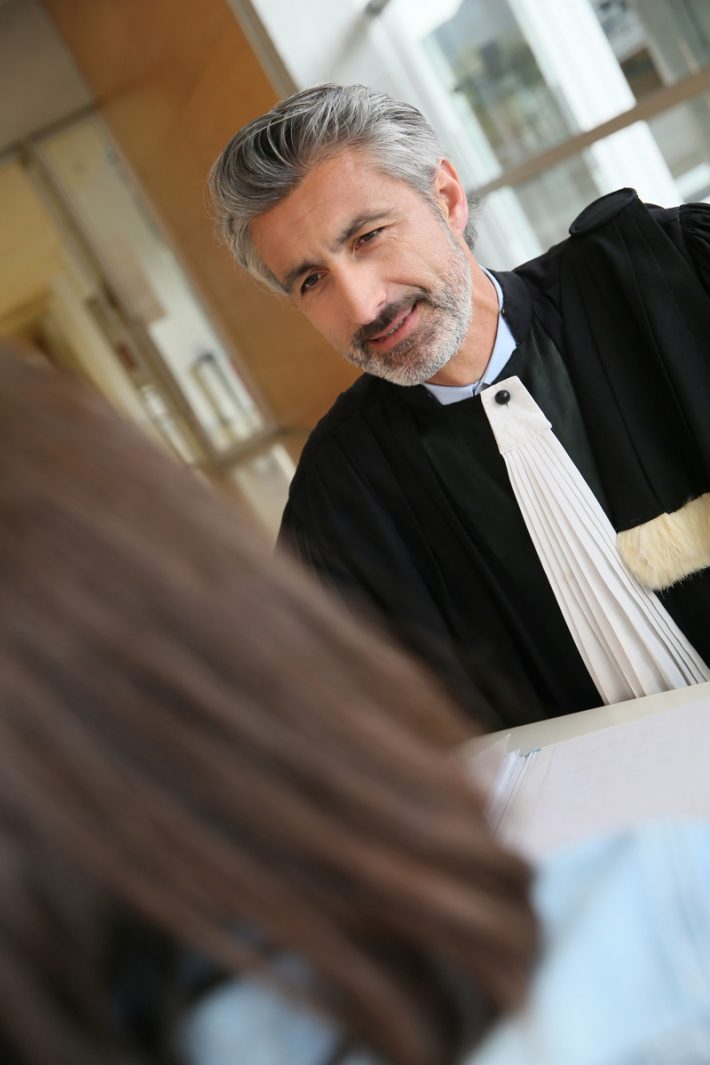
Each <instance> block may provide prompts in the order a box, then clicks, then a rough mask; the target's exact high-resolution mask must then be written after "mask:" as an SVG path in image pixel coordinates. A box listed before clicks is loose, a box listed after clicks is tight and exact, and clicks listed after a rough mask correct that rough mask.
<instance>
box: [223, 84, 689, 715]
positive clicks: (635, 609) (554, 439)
mask: <svg viewBox="0 0 710 1065" xmlns="http://www.w3.org/2000/svg"><path fill="white" fill-rule="evenodd" d="M211 189H212V195H213V199H214V202H215V204H216V207H217V213H218V217H219V225H220V229H221V233H222V235H223V238H224V240H225V241H226V243H227V244H228V245H229V247H230V248H231V250H232V251H233V253H234V255H235V257H236V259H237V261H238V262H239V263H240V264H241V265H242V266H243V267H245V269H247V270H248V271H249V272H250V273H252V274H253V275H254V276H255V277H257V278H259V279H261V280H262V281H264V282H265V283H266V284H267V285H269V286H270V287H271V288H273V289H274V290H275V291H276V292H278V293H281V294H285V295H286V296H287V297H288V298H289V299H290V300H292V301H293V302H294V303H295V304H296V306H297V307H298V308H299V309H300V310H301V311H302V312H303V314H305V315H306V317H307V318H308V319H309V320H310V321H311V322H312V323H313V324H314V325H315V327H316V328H317V329H318V330H319V331H320V332H321V333H322V334H323V335H324V336H325V337H326V338H327V339H328V340H329V341H330V342H331V343H332V345H333V346H334V347H335V349H336V350H337V351H339V352H340V353H341V354H342V355H343V356H344V357H345V358H346V359H348V360H349V361H350V362H352V363H354V364H355V365H356V366H358V367H359V368H360V369H362V370H363V371H364V374H363V376H362V377H360V378H359V379H358V381H357V382H356V383H355V384H354V385H353V386H352V387H351V388H350V389H348V390H347V391H346V392H345V393H344V394H343V395H342V396H340V398H339V399H338V400H337V402H336V403H335V405H334V407H333V408H332V409H331V411H330V412H329V413H328V414H327V415H326V416H325V418H324V419H323V420H322V421H321V422H320V423H319V425H318V426H317V428H316V429H315V430H314V432H313V434H312V435H311V437H310V439H309V441H308V444H307V445H306V448H305V450H304V453H303V456H302V459H301V462H300V465H299V469H298V471H297V473H296V476H295V478H294V481H293V485H292V487H291V493H290V497H289V503H288V506H287V509H286V512H285V515H284V522H283V528H282V539H284V540H287V541H288V542H289V544H290V545H291V546H292V547H293V548H294V549H295V551H296V552H297V554H298V555H299V556H300V557H301V559H302V560H303V561H305V562H306V563H307V564H308V565H309V566H311V567H312V568H313V569H315V570H316V571H317V572H318V573H319V574H321V575H322V576H323V577H324V578H325V579H326V580H327V581H329V582H332V583H335V584H336V585H338V586H339V587H340V588H341V590H342V591H343V592H344V593H345V594H346V595H347V596H348V597H350V598H351V599H358V600H360V601H365V602H369V603H370V604H371V605H372V606H373V607H374V608H375V609H376V610H377V611H379V613H380V615H381V616H382V617H383V618H384V619H385V620H386V621H387V623H388V625H389V626H390V628H391V629H392V631H393V632H394V633H395V634H396V635H397V637H398V638H399V639H401V640H402V641H403V642H404V643H405V644H406V645H407V646H408V647H409V648H410V649H413V650H414V651H415V652H416V653H418V654H419V655H420V656H421V657H423V658H424V659H425V660H426V661H428V663H429V664H430V665H431V666H432V667H433V668H434V670H435V671H437V672H438V673H439V674H440V675H441V676H442V677H443V678H444V679H445V680H446V681H447V682H448V684H449V686H450V687H451V689H452V690H453V691H454V692H455V693H456V694H457V696H458V697H459V698H460V699H461V700H462V701H463V702H464V703H467V704H469V705H471V706H472V707H475V708H476V709H477V710H478V711H479V713H480V712H481V709H482V706H483V705H484V702H483V701H482V700H481V698H480V695H481V691H483V693H484V694H485V695H486V696H487V699H488V704H489V705H490V710H489V719H488V720H489V723H490V724H491V725H492V726H500V725H501V724H516V723H521V722H523V721H528V720H535V719H537V718H540V717H544V716H554V715H556V714H559V713H564V712H568V711H571V710H578V709H583V708H585V707H589V706H593V705H597V704H599V703H600V702H615V701H618V700H620V699H625V698H632V697H635V696H638V695H644V694H649V693H651V692H654V691H660V690H665V689H668V688H672V687H678V686H681V685H684V684H692V683H696V682H698V681H701V680H705V679H710V672H709V671H708V668H707V666H706V665H705V662H706V661H710V624H708V620H709V615H710V568H709V567H710V419H708V417H707V401H708V395H710V358H709V357H708V352H707V336H708V335H710V299H709V298H708V295H707V289H708V288H710V210H708V208H707V207H705V206H704V205H684V206H683V207H680V208H677V209H675V210H661V209H659V208H648V207H645V206H644V205H643V204H641V203H640V201H639V200H638V198H637V196H636V194H635V193H634V192H633V190H629V189H625V190H621V191H620V192H617V193H612V194H610V195H608V196H606V197H603V198H602V199H601V200H598V201H596V203H594V204H592V205H591V206H590V207H588V208H587V209H586V210H585V211H584V212H582V214H581V215H580V216H579V218H578V219H577V220H576V221H575V222H574V223H573V224H572V226H571V228H570V232H571V234H572V235H571V237H570V238H569V239H568V240H567V241H565V242H563V243H562V244H560V245H557V246H556V247H555V248H553V249H551V250H550V251H549V252H548V253H546V254H545V255H542V256H540V257H539V258H538V259H536V260H533V261H532V262H530V263H527V264H525V265H524V266H521V267H519V268H518V269H517V270H514V271H511V272H506V273H493V272H490V271H487V270H485V269H483V268H482V267H481V266H480V265H479V263H478V262H477V261H476V258H475V257H474V255H473V230H472V225H471V218H470V212H469V207H468V202H467V198H466V194H465V190H464V188H463V185H462V183H461V181H460V179H459V177H458V175H457V173H456V170H455V169H454V167H453V165H452V164H451V162H450V161H449V160H448V159H447V158H446V156H445V153H444V152H443V150H442V148H441V146H440V144H439V141H438V138H437V137H436V135H435V133H434V131H433V130H432V129H431V127H430V126H429V125H428V123H427V122H426V121H425V119H424V118H423V116H422V115H421V114H420V112H419V111H417V110H416V108H414V107H411V106H410V105H408V104H404V103H398V102H396V101H394V100H392V99H391V98H390V97H388V96H386V95H385V94H383V93H380V92H377V91H375V90H373V89H369V88H366V87H364V86H348V87H345V86H336V85H324V86H317V87H315V88H312V89H307V90H305V91H304V92H301V93H298V94H297V95H295V96H293V97H291V98H290V99H288V100H285V101H283V102H282V103H281V104H279V105H277V106H276V107H275V108H274V109H273V110H272V111H270V112H268V113H267V114H265V115H262V116H260V117H259V118H256V119H255V120H254V121H253V122H251V123H249V124H248V125H247V126H245V127H244V128H243V129H242V130H240V131H239V132H238V133H237V134H236V136H235V137H234V139H233V140H232V141H231V143H230V144H229V145H228V146H227V148H226V149H225V151H224V152H223V153H222V155H221V156H220V158H219V159H218V160H217V162H216V163H215V165H214V167H213V170H212V174H211Z"/></svg>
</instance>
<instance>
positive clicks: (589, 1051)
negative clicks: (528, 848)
mask: <svg viewBox="0 0 710 1065" xmlns="http://www.w3.org/2000/svg"><path fill="white" fill-rule="evenodd" d="M534 897H535V903H536V908H537V911H538V913H539V915H540V918H541V920H542V924H543V929H544V952H543V960H542V962H541V964H540V966H539V968H538V971H537V974H536V977H535V980H534V982H533V984H532V987H531V991H530V994H529V996H528V1001H527V1003H526V1005H525V1007H524V1009H523V1010H521V1011H520V1012H519V1013H518V1014H517V1015H516V1016H515V1017H514V1018H512V1019H511V1020H510V1021H508V1022H505V1023H502V1024H500V1025H499V1026H498V1027H497V1028H496V1030H495V1031H494V1032H493V1033H492V1034H491V1035H490V1037H489V1038H488V1039H487V1040H486V1041H485V1043H484V1045H483V1046H482V1047H480V1048H479V1049H478V1051H477V1052H476V1053H474V1054H472V1055H471V1056H470V1058H469V1059H468V1061H467V1062H466V1065H529V1063H530V1062H535V1063H537V1062H539V1063H540V1065H671V1063H672V1065H708V1063H710V827H708V826H707V825H706V824H686V825H679V824H677V823H676V824H674V823H667V824H656V825H653V826H649V827H647V828H644V829H641V830H638V831H637V832H635V833H633V834H627V835H623V836H619V837H617V838H614V839H602V840H597V841H593V842H591V843H588V844H586V845H584V846H577V847H574V848H572V849H570V850H568V851H566V852H563V853H561V854H560V855H558V856H557V857H555V858H554V859H553V860H552V861H551V862H549V863H548V864H547V865H546V866H545V867H543V869H542V870H541V872H540V875H539V877H538V879H537V883H536V886H535V892H534Z"/></svg>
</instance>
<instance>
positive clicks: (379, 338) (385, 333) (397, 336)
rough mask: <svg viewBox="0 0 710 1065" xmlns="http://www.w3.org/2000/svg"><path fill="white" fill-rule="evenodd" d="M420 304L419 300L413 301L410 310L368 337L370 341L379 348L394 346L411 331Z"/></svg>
mask: <svg viewBox="0 0 710 1065" xmlns="http://www.w3.org/2000/svg"><path fill="white" fill-rule="evenodd" d="M418 306H419V303H418V302H417V303H413V304H412V306H411V307H410V308H409V310H407V311H405V312H404V313H403V314H400V315H399V316H398V317H397V318H396V319H395V320H394V322H391V323H390V325H388V326H387V328H386V329H382V330H381V331H380V332H379V333H377V334H376V335H375V336H372V337H368V343H369V344H373V345H375V346H376V347H377V348H379V349H385V348H389V347H394V345H395V344H398V343H399V342H400V340H402V339H404V337H405V336H406V335H407V333H408V332H409V329H410V328H411V326H412V324H413V321H414V317H415V312H416V310H417V307H418Z"/></svg>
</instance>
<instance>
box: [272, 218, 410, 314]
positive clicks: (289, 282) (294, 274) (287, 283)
mask: <svg viewBox="0 0 710 1065" xmlns="http://www.w3.org/2000/svg"><path fill="white" fill-rule="evenodd" d="M389 213H390V209H389V208H387V207H382V208H380V209H379V210H377V211H368V212H367V213H364V214H359V215H357V216H356V217H355V218H353V219H352V220H351V221H350V222H348V224H347V225H346V227H345V229H343V230H342V231H341V232H340V233H339V234H338V236H337V237H336V238H335V240H334V241H333V244H332V246H331V248H332V251H338V250H339V249H340V248H342V246H343V244H347V242H348V241H349V240H350V239H351V237H354V236H355V234H356V233H357V231H358V230H359V229H362V227H363V226H369V225H371V224H372V223H373V222H380V221H382V219H383V218H385V217H386V216H387V215H388V214H389ZM319 265H320V264H319V263H315V262H310V261H309V260H307V259H305V260H304V261H303V262H301V263H299V264H298V266H294V268H293V270H289V272H288V273H287V274H286V276H285V277H284V279H283V281H282V282H281V287H282V288H283V290H284V292H286V293H287V294H288V295H289V296H290V295H291V293H292V291H293V288H294V285H295V284H296V282H297V281H298V279H299V277H301V276H302V275H303V274H307V273H308V271H309V270H317V269H318V267H319Z"/></svg>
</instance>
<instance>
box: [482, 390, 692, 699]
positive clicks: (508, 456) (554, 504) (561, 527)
mask: <svg viewBox="0 0 710 1065" xmlns="http://www.w3.org/2000/svg"><path fill="white" fill-rule="evenodd" d="M481 401H482V403H483V408H484V410H485V412H486V415H487V416H488V421H489V422H490V425H491V429H492V430H493V433H494V435H495V438H496V442H497V444H498V450H499V451H500V453H501V455H502V456H503V459H504V460H505V464H506V467H507V469H508V476H509V477H510V483H511V485H512V487H513V491H514V492H515V496H516V499H517V501H518V506H519V507H520V510H521V512H522V515H523V518H524V520H525V524H526V525H527V528H528V532H529V533H530V537H531V539H532V542H533V544H534V545H535V549H536V551H537V554H538V556H539V558H540V561H541V563H542V566H543V568H544V570H545V574H546V575H547V579H548V581H549V582H550V585H551V587H552V590H553V591H554V593H555V596H556V598H557V602H558V604H559V607H560V610H561V611H562V615H563V617H564V619H565V621H566V623H567V626H568V628H569V630H570V632H571V634H572V636H573V638H574V641H575V643H576V645H577V648H578V650H579V653H580V655H581V657H582V660H583V662H584V664H585V665H586V667H587V669H588V670H589V673H590V675H591V677H592V680H593V681H594V683H595V685H596V687H597V689H598V691H599V694H600V695H601V697H602V699H603V700H604V702H605V703H616V702H622V701H624V700H626V699H634V698H638V697H639V696H641V695H652V694H655V693H656V692H661V691H669V690H670V689H672V688H681V687H685V686H686V685H689V684H699V683H700V682H702V681H706V680H710V670H709V669H708V667H707V666H706V664H705V662H703V660H702V658H701V657H700V656H699V655H698V653H697V652H696V651H695V649H694V648H693V647H692V645H691V644H690V643H689V642H688V640H687V639H686V638H685V636H684V635H683V633H682V632H681V631H680V629H679V628H678V626H677V625H676V623H675V622H674V621H673V619H672V618H671V617H670V615H669V614H668V612H667V611H666V610H665V608H664V607H663V606H662V604H661V603H660V601H659V599H658V598H657V596H656V595H655V594H654V593H653V592H651V591H649V590H648V589H647V588H644V587H643V586H642V585H641V584H639V582H638V581H637V580H636V578H635V577H634V576H633V575H632V574H631V573H630V571H629V570H628V569H627V567H626V566H625V564H624V562H623V561H622V559H621V556H620V555H619V552H618V549H617V545H616V533H615V531H614V529H613V527H612V525H611V523H610V522H609V519H608V518H607V516H606V514H605V513H604V511H603V510H602V508H601V506H600V505H599V503H598V502H597V499H596V497H595V496H594V494H593V492H592V491H591V489H590V488H589V486H588V485H587V483H586V481H585V480H584V478H583V477H582V475H581V474H580V472H579V470H578V469H577V467H576V466H575V465H574V463H573V462H572V460H571V459H570V457H569V455H568V454H567V452H566V451H565V449H564V448H563V447H562V444H561V443H560V442H559V440H558V439H557V437H556V436H555V435H554V433H553V432H552V426H551V425H550V422H549V421H548V420H547V418H546V417H545V415H544V414H543V412H542V411H541V410H540V408H539V407H538V405H537V404H536V402H535V400H534V399H533V398H532V396H531V395H530V393H529V392H528V391H527V389H526V388H525V386H524V385H523V384H522V382H521V381H520V379H519V378H517V377H509V378H508V379H507V380H505V381H499V382H497V383H496V384H495V385H493V386H492V387H491V388H487V389H486V390H485V391H484V392H482V393H481Z"/></svg>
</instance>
